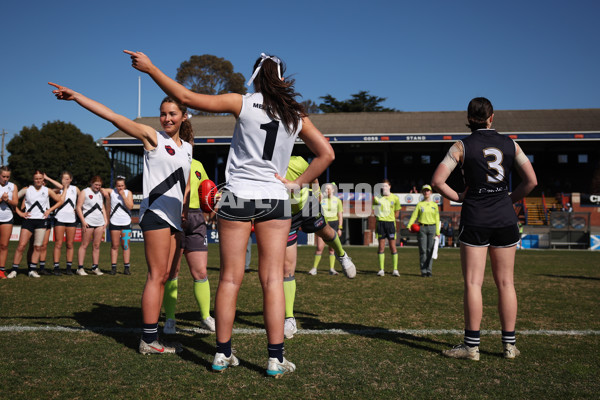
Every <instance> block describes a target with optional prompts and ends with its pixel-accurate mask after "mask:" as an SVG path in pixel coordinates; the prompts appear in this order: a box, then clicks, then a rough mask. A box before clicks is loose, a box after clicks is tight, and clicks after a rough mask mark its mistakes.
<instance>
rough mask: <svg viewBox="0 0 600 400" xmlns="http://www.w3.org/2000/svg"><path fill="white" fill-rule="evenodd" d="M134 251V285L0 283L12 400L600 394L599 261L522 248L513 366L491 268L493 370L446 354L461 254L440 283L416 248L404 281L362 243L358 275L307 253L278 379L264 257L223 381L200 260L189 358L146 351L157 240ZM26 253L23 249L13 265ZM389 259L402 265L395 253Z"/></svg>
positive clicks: (1, 363) (187, 291)
mask: <svg viewBox="0 0 600 400" xmlns="http://www.w3.org/2000/svg"><path fill="white" fill-rule="evenodd" d="M51 247H52V245H50V249H49V250H51ZM132 247H133V251H132V272H133V275H131V276H126V275H123V274H121V273H119V274H118V275H116V276H110V275H108V274H106V275H104V276H100V277H98V276H87V277H80V276H62V277H54V276H47V277H46V276H43V277H42V278H40V279H33V278H28V277H27V276H26V275H25V274H24V273H21V274H19V276H17V278H15V279H12V280H2V281H0V348H1V349H2V355H1V357H0V399H54V398H56V399H89V398H98V399H113V398H114V399H121V398H122V399H191V398H203V399H212V398H219V399H224V398H231V399H244V398H259V399H264V398H271V399H282V398H293V399H296V398H298V399H306V398H308V399H346V398H358V399H360V398H369V399H399V398H416V399H430V398H440V399H443V398H457V399H481V398H484V399H485V398H490V399H546V398H556V399H558V398H560V399H563V398H572V399H583V398H594V399H597V398H599V393H600V380H599V379H598V375H599V373H600V356H599V354H598V350H599V348H600V318H599V313H598V307H599V305H600V252H590V251H534V250H530V251H519V252H518V254H517V268H516V271H515V275H516V277H515V280H516V289H517V294H518V297H519V317H518V321H517V341H518V342H517V345H518V347H519V348H520V349H521V351H522V356H521V357H519V358H517V359H516V360H511V361H509V360H505V359H503V358H502V345H501V342H500V336H499V332H498V331H499V330H500V324H499V321H498V316H497V311H496V305H497V301H496V291H495V288H494V284H493V280H492V276H491V271H490V270H489V269H488V271H487V276H486V281H485V285H484V291H483V295H484V317H483V324H482V329H483V330H484V332H483V335H482V340H481V342H482V343H481V348H480V349H481V361H479V362H473V361H466V360H452V359H447V358H444V357H442V356H441V355H440V352H441V351H442V350H444V349H447V348H449V347H451V346H453V345H455V344H458V343H460V342H461V341H462V328H463V317H462V314H463V311H462V276H461V272H460V262H459V252H458V250H457V249H442V250H440V258H439V259H438V260H436V261H435V262H434V276H433V278H429V279H427V278H421V277H420V275H419V268H418V250H417V249H416V248H400V249H399V253H400V272H401V274H402V275H401V277H400V278H394V277H392V276H391V274H388V275H386V276H385V277H378V276H376V272H377V257H376V254H375V253H376V249H374V248H365V247H350V248H348V249H347V250H348V252H349V253H350V255H351V256H352V257H353V259H354V261H355V263H356V265H357V269H358V275H357V277H356V279H354V280H348V279H346V278H345V277H343V276H342V275H339V276H329V275H328V274H327V273H326V271H327V266H326V262H327V260H326V257H324V259H323V260H322V261H321V266H320V269H319V274H318V275H317V276H314V277H313V276H309V275H308V274H307V273H306V271H308V270H309V269H310V267H312V259H313V256H312V254H313V251H314V248H312V247H304V248H300V249H299V263H298V271H297V274H296V279H297V287H298V292H297V295H296V319H297V321H298V325H299V329H300V331H299V332H298V333H297V334H296V335H295V336H294V338H293V339H290V340H286V357H287V358H289V359H290V360H291V361H292V362H294V363H295V364H296V366H297V371H296V372H295V373H293V374H291V375H289V376H285V377H284V378H283V379H280V380H274V379H270V378H267V377H265V374H264V370H265V367H266V361H267V353H266V336H265V334H264V333H262V331H261V330H262V328H263V322H262V295H261V290H260V284H259V282H258V276H257V273H256V252H254V253H253V257H254V259H253V263H252V268H253V271H252V272H251V273H249V274H247V275H246V277H245V281H244V284H243V286H242V290H241V291H240V296H239V300H238V312H237V318H236V323H235V327H234V328H235V329H238V331H237V332H234V336H233V347H234V348H235V349H236V351H237V353H236V354H237V356H238V357H239V359H240V362H241V364H240V366H239V367H237V368H230V369H228V370H227V371H225V372H224V373H222V374H214V373H212V372H211V367H210V366H211V362H212V358H213V356H214V353H215V337H214V334H208V333H206V332H205V331H201V330H199V329H198V320H199V312H198V310H197V306H196V304H195V300H194V297H193V293H192V279H191V277H190V275H189V272H188V271H187V266H186V265H183V266H182V273H181V274H180V279H179V304H178V313H177V317H178V328H179V329H180V330H181V333H178V334H177V335H176V340H178V341H180V342H182V343H183V345H184V352H183V353H182V354H180V355H170V356H142V355H140V354H138V352H137V345H138V341H139V335H140V333H139V328H140V324H141V322H140V320H141V312H140V297H141V292H142V288H143V284H144V280H145V272H146V264H145V261H144V255H143V245H142V244H140V243H133V244H132ZM13 251H14V244H12V245H11V251H10V253H9V260H10V259H12V254H13ZM48 254H49V256H50V254H51V252H50V251H49V252H48ZM89 257H90V255H89V254H88V258H89ZM108 257H109V247H108V244H103V247H102V251H101V264H100V266H101V268H102V269H103V270H104V271H105V272H106V271H107V270H108V269H109V268H110V266H109V262H108ZM386 261H387V263H388V265H391V264H390V263H391V258H390V257H389V253H388V257H387V260H386ZM218 263H219V262H218V249H217V247H215V246H212V245H211V247H210V251H209V279H210V282H211V291H212V293H213V296H214V292H215V290H216V286H217V279H218ZM23 264H24V263H23ZM63 268H64V265H63ZM336 268H337V269H338V270H340V268H339V266H336ZM24 271H25V269H24V268H23V267H22V268H21V272H24ZM388 271H389V272H391V267H390V268H388ZM119 272H122V263H120V264H119ZM213 299H214V297H213ZM162 322H163V321H161V325H162Z"/></svg>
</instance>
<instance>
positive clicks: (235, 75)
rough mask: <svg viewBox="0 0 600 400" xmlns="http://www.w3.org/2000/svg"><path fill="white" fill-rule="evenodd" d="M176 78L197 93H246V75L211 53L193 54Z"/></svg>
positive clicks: (178, 71) (184, 63)
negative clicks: (234, 69) (234, 70)
mask: <svg viewBox="0 0 600 400" xmlns="http://www.w3.org/2000/svg"><path fill="white" fill-rule="evenodd" d="M175 80H176V81H177V82H179V83H181V84H182V85H183V86H185V87H187V88H188V89H190V90H191V91H193V92H196V93H202V94H213V95H214V94H224V93H239V94H246V86H245V85H244V83H245V81H246V79H245V78H244V75H242V74H240V73H239V72H233V64H231V62H229V61H227V60H226V59H224V58H220V57H217V56H213V55H211V54H203V55H201V56H191V57H190V59H189V60H187V61H184V62H182V63H181V65H180V66H179V68H178V69H177V76H176V77H175ZM196 113H197V114H199V113H198V112H196Z"/></svg>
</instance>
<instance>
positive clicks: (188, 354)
mask: <svg viewBox="0 0 600 400" xmlns="http://www.w3.org/2000/svg"><path fill="white" fill-rule="evenodd" d="M141 314H142V313H141V309H140V308H139V307H125V306H112V305H108V304H101V303H94V305H93V308H92V309H91V310H89V311H82V312H76V313H74V314H73V319H74V320H75V321H77V322H78V323H79V324H80V325H81V327H82V328H83V329H86V330H89V331H92V332H96V333H98V334H101V335H104V336H106V337H109V338H112V339H113V340H114V341H115V342H117V343H119V344H121V345H123V346H125V347H127V348H130V349H131V350H134V351H136V352H137V351H138V346H139V341H140V336H141V328H140V327H141ZM190 314H192V313H190ZM158 329H159V336H161V337H164V336H163V335H160V332H161V330H162V327H161V326H159V328H158ZM131 332H135V333H136V334H135V335H132V334H131ZM206 336H209V335H207V334H199V333H198V334H195V335H194V336H187V335H176V336H173V337H166V340H167V341H173V339H174V338H176V340H177V341H178V342H180V343H181V344H182V345H183V348H184V351H183V352H182V353H181V354H179V357H181V358H182V359H183V360H186V361H190V362H193V363H194V364H196V365H201V366H203V367H204V368H206V369H207V370H211V365H212V359H211V361H207V360H206V359H205V358H202V357H199V356H198V355H197V353H196V352H200V353H203V354H206V355H210V356H212V355H214V354H215V351H216V348H215V346H211V345H209V344H208V343H207V342H206V341H205V340H202V338H204V337H206Z"/></svg>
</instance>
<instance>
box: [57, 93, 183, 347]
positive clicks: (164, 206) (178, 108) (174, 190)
mask: <svg viewBox="0 0 600 400" xmlns="http://www.w3.org/2000/svg"><path fill="white" fill-rule="evenodd" d="M49 84H50V85H52V86H54V87H55V88H56V89H55V90H53V93H54V94H55V95H56V98H57V99H59V100H74V101H76V102H77V103H78V104H79V105H80V106H82V107H83V108H85V109H87V110H89V111H91V112H92V113H94V114H96V115H98V116H99V117H101V118H104V119H105V120H107V121H109V122H111V123H112V124H113V125H115V126H116V127H117V128H118V129H120V130H122V131H123V132H125V133H126V134H128V135H129V136H131V137H133V138H136V139H139V140H140V141H141V142H142V144H143V146H144V172H143V199H142V204H141V205H140V227H141V228H142V231H143V232H144V250H145V255H146V262H147V264H148V275H147V277H146V283H145V285H144V291H143V293H142V322H143V326H142V338H141V340H140V344H139V351H140V353H142V354H168V353H179V352H181V351H182V347H181V346H180V345H178V344H169V343H165V342H162V341H160V340H159V339H158V319H159V317H160V310H161V306H162V299H163V292H164V287H165V282H166V281H167V278H168V277H169V273H170V270H171V268H172V267H173V259H174V255H175V254H176V253H177V252H178V251H179V248H180V237H179V232H180V231H181V221H182V218H183V211H184V193H185V190H186V186H187V183H188V179H189V174H190V165H191V162H192V146H191V145H190V144H189V141H190V140H192V126H191V124H190V123H189V121H188V120H187V108H186V107H184V106H182V105H181V104H180V103H177V102H175V101H174V100H173V99H170V98H168V97H167V98H165V99H164V100H163V101H162V102H161V105H160V124H161V127H162V129H163V130H162V131H160V132H159V131H156V130H155V129H154V128H152V127H150V126H148V125H143V124H140V123H137V122H135V121H132V120H130V119H129V118H126V117H124V116H122V115H119V114H117V113H115V112H114V111H112V110H111V109H109V108H108V107H106V106H104V105H102V104H100V103H98V102H96V101H94V100H92V99H89V98H88V97H86V96H84V95H82V94H80V93H77V92H75V91H73V90H71V89H69V88H66V87H64V86H60V85H57V84H55V83H50V82H49Z"/></svg>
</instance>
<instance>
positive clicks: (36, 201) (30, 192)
mask: <svg viewBox="0 0 600 400" xmlns="http://www.w3.org/2000/svg"><path fill="white" fill-rule="evenodd" d="M49 208H50V201H49V199H48V188H47V187H46V186H42V187H41V188H40V189H39V190H36V188H35V187H34V186H33V185H31V186H29V187H28V188H27V192H25V212H28V213H29V214H30V216H29V219H46V218H45V217H44V213H45V212H46V210H47V209H49Z"/></svg>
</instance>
